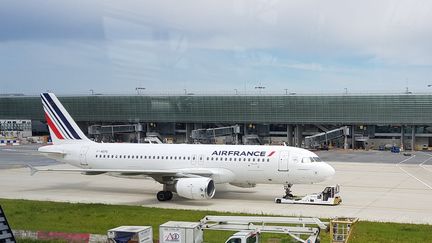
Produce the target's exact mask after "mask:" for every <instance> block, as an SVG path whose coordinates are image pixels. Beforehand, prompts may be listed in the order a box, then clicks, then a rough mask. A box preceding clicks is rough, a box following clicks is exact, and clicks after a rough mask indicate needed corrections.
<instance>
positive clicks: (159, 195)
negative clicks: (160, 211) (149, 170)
mask: <svg viewBox="0 0 432 243" xmlns="http://www.w3.org/2000/svg"><path fill="white" fill-rule="evenodd" d="M166 196H167V195H166V193H165V192H164V191H160V192H158V193H157V194H156V198H157V200H159V202H163V201H166V200H167V197H166Z"/></svg>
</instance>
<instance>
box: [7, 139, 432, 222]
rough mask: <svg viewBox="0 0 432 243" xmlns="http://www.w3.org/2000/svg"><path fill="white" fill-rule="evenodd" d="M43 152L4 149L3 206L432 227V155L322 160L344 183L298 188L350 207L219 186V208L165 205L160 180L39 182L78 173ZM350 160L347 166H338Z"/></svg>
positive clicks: (373, 154)
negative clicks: (333, 193) (334, 189)
mask: <svg viewBox="0 0 432 243" xmlns="http://www.w3.org/2000/svg"><path fill="white" fill-rule="evenodd" d="M36 149H37V147H35V146H28V147H26V146H23V147H19V148H18V147H8V148H0V168H1V169H0V187H1V189H0V198H10V199H29V200H43V201H58V202H81V203H104V204H119V205H142V206H147V207H161V208H177V209H193V210H214V211H221V212H242V213H254V214H270V215H286V216H307V217H322V218H333V217H359V218H360V220H368V221H380V222H399V223H418V224H432V154H429V153H424V152H415V153H413V154H412V156H403V155H401V154H397V155H395V154H391V153H390V152H388V151H348V152H345V151H336V152H335V151H325V152H319V155H320V157H321V158H324V159H326V160H327V161H331V162H329V164H331V165H332V166H333V167H334V168H335V170H336V175H335V176H334V177H333V178H332V179H331V180H329V181H326V182H324V183H319V184H313V185H294V186H293V188H292V189H293V192H294V194H296V195H304V194H309V193H314V192H320V191H321V190H323V189H324V187H326V186H330V185H335V184H339V185H340V188H341V197H342V204H341V205H338V206H319V205H298V204H296V205H292V204H276V203H274V198H275V197H279V196H282V195H283V192H284V190H283V185H258V186H257V187H255V188H251V189H243V188H237V187H233V186H230V185H217V187H216V195H215V197H214V198H213V199H211V200H206V201H194V200H188V199H183V198H179V197H177V196H174V198H173V200H172V201H169V202H159V201H157V199H156V193H157V192H158V191H159V190H161V188H162V186H161V185H160V184H158V183H157V182H155V181H153V180H152V179H144V180H139V179H124V178H116V177H110V176H108V175H97V176H85V175H81V174H79V173H56V172H40V173H37V174H35V175H34V176H31V175H30V170H29V169H28V168H23V167H22V165H25V164H32V165H33V166H42V165H44V166H47V167H45V168H69V167H70V168H71V166H69V165H65V164H60V163H58V162H55V161H53V160H49V159H46V158H44V157H42V156H40V155H38V154H37V152H36ZM365 158H367V159H365ZM343 159H345V160H346V161H337V160H343Z"/></svg>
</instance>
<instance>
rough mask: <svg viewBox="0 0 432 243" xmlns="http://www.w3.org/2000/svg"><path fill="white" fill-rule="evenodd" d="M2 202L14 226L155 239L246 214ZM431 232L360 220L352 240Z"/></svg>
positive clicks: (421, 237)
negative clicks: (129, 232) (149, 234)
mask: <svg viewBox="0 0 432 243" xmlns="http://www.w3.org/2000/svg"><path fill="white" fill-rule="evenodd" d="M0 205H1V206H2V207H3V209H4V210H5V213H6V215H7V218H8V221H9V223H10V225H11V227H12V228H13V229H22V230H32V231H38V230H39V231H55V232H70V233H93V234H106V232H107V230H108V229H111V228H115V227H117V226H120V225H148V226H153V232H154V239H158V231H159V225H161V224H163V223H165V222H167V221H199V220H200V219H202V218H203V217H204V216H206V215H243V216H245V215H247V214H235V213H221V212H214V211H198V210H197V211H195V210H182V209H161V208H150V207H141V206H123V205H105V204H81V203H58V202H46V201H30V200H12V199H0ZM253 216H263V215H253ZM430 232H432V226H431V225H418V224H398V223H377V222H367V221H360V222H359V223H357V225H356V226H355V227H354V232H353V235H352V240H351V241H350V242H352V243H363V242H365V243H366V242H368V243H369V242H432V241H431V240H432V236H431V234H430ZM232 233H233V232H226V231H213V230H209V231H205V232H204V236H205V242H209V243H213V242H215V243H220V242H225V240H226V239H227V238H228V237H229V236H230V235H231V234H232ZM282 236H283V235H282V234H280V235H269V234H263V239H264V241H263V242H266V240H268V239H269V238H276V237H277V238H282V239H281V241H280V242H282V243H283V242H291V238H290V237H288V236H283V237H282ZM29 242H31V241H29ZM321 242H323V243H326V242H330V240H329V235H328V234H327V233H326V232H321Z"/></svg>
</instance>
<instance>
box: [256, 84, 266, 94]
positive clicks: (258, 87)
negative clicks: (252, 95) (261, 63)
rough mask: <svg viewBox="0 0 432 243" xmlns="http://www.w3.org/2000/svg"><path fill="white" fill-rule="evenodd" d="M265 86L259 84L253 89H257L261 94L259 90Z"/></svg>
mask: <svg viewBox="0 0 432 243" xmlns="http://www.w3.org/2000/svg"><path fill="white" fill-rule="evenodd" d="M265 88H266V87H265V86H262V85H261V84H260V85H259V86H255V89H257V90H259V94H261V90H264V89H265Z"/></svg>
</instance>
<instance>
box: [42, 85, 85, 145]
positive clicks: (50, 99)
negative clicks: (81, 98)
mask: <svg viewBox="0 0 432 243" xmlns="http://www.w3.org/2000/svg"><path fill="white" fill-rule="evenodd" d="M41 99H42V105H43V108H44V111H45V118H46V121H47V123H48V127H49V131H50V135H51V139H52V141H53V143H54V144H62V143H76V142H89V141H91V140H90V139H88V138H87V137H86V136H85V135H84V133H83V132H82V131H81V129H80V128H79V127H78V125H77V124H76V123H75V121H74V120H73V119H72V117H71V116H70V115H69V113H68V112H67V111H66V109H65V108H64V107H63V105H62V104H61V103H60V101H59V100H58V99H57V97H56V96H55V95H54V94H52V93H42V94H41Z"/></svg>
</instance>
